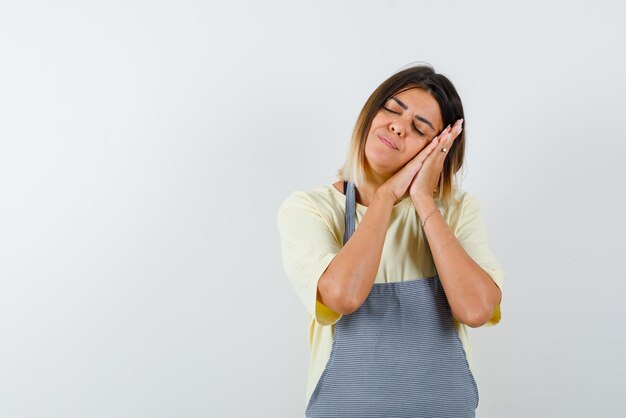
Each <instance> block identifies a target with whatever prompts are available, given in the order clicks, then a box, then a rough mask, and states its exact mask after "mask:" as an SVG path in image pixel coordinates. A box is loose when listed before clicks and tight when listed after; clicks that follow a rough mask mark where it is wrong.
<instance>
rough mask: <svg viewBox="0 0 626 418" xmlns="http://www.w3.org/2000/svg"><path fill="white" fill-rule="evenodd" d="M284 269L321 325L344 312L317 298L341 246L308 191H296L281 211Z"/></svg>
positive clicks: (337, 317)
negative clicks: (320, 285) (322, 279)
mask: <svg viewBox="0 0 626 418" xmlns="http://www.w3.org/2000/svg"><path fill="white" fill-rule="evenodd" d="M277 223H278V229H279V232H280V240H281V253H282V261H283V268H284V270H285V273H286V274H287V277H288V278H289V280H290V281H291V284H292V285H293V288H294V290H295V291H296V294H297V295H298V297H299V298H300V300H301V301H302V303H303V304H304V306H305V308H306V310H307V311H308V313H309V314H310V315H311V316H312V317H313V318H314V319H315V320H316V321H317V322H319V323H320V324H321V325H331V324H334V323H335V322H337V321H338V320H339V318H341V314H340V313H337V312H335V311H333V310H332V309H330V308H328V307H327V306H325V305H324V304H322V303H321V302H320V301H319V300H318V299H317V283H318V281H319V279H320V277H321V275H322V273H324V271H325V270H326V268H327V267H328V265H329V264H330V262H331V261H332V259H333V258H334V257H335V255H336V254H337V253H338V252H339V250H340V249H341V246H340V244H339V243H338V242H337V239H336V237H335V234H334V233H333V230H332V229H331V227H330V225H329V224H328V222H327V221H326V220H325V219H324V218H323V217H322V215H321V213H320V211H319V209H318V208H317V207H316V206H315V204H314V202H313V201H312V200H311V198H310V197H309V196H308V195H307V194H306V193H304V192H299V191H297V192H293V193H292V194H291V195H290V196H289V197H287V199H285V200H284V201H283V203H282V205H281V206H280V209H279V210H278V215H277Z"/></svg>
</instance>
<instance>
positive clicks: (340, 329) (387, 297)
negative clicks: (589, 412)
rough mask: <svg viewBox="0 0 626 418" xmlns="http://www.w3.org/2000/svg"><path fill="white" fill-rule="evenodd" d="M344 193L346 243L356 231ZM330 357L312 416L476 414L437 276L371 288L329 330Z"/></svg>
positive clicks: (350, 200)
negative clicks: (330, 334) (360, 303)
mask: <svg viewBox="0 0 626 418" xmlns="http://www.w3.org/2000/svg"><path fill="white" fill-rule="evenodd" d="M344 190H346V217H345V222H346V232H345V234H344V245H345V243H346V242H347V241H348V239H349V238H350V236H351V235H352V233H353V232H354V228H355V206H356V205H355V196H354V185H353V184H351V183H349V182H348V184H346V182H344ZM334 327H335V329H334V333H333V343H332V349H331V353H330V358H329V360H328V363H327V364H326V368H325V369H324V372H323V373H322V376H321V377H320V379H319V381H318V383H317V386H316V387H315V390H314V391H313V394H312V395H311V399H310V400H309V403H308V405H307V408H306V416H307V417H309V418H316V417H333V418H339V417H359V418H364V417H385V418H392V417H428V418H437V417H449V418H464V417H474V416H475V410H476V407H477V406H478V388H477V387H476V382H475V381H474V377H473V376H472V373H471V371H470V369H469V365H468V363H467V358H466V356H465V350H464V349H463V346H462V344H461V340H460V339H459V336H458V333H457V331H456V328H455V327H454V323H453V317H452V312H451V310H450V305H449V304H448V301H447V299H446V295H445V293H444V291H443V288H442V285H441V282H440V281H439V277H438V276H437V275H435V276H432V277H428V278H423V279H414V280H409V281H402V282H394V283H375V284H374V285H373V287H372V290H371V291H370V294H369V296H368V297H367V299H366V300H365V302H364V303H363V304H362V305H361V306H360V307H359V309H357V310H356V311H354V312H353V313H351V314H349V315H343V316H342V317H341V318H340V319H339V321H337V322H336V323H335V325H334Z"/></svg>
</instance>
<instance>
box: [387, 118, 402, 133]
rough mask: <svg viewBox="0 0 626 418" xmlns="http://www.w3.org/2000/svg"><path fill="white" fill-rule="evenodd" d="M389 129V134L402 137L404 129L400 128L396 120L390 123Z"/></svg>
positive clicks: (400, 124)
mask: <svg viewBox="0 0 626 418" xmlns="http://www.w3.org/2000/svg"><path fill="white" fill-rule="evenodd" d="M389 129H390V130H391V132H393V133H395V134H398V136H402V134H403V133H404V127H403V126H402V122H401V121H399V120H398V119H396V120H394V121H393V122H391V126H390V127H389Z"/></svg>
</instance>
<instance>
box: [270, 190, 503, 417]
mask: <svg viewBox="0 0 626 418" xmlns="http://www.w3.org/2000/svg"><path fill="white" fill-rule="evenodd" d="M456 196H457V198H458V199H459V200H460V203H459V204H458V205H457V206H455V207H452V208H450V210H449V211H445V210H444V209H443V207H442V206H441V204H440V202H439V201H438V200H435V203H436V204H437V206H438V207H439V209H440V210H441V212H442V215H443V217H444V219H445V220H446V223H447V224H448V226H449V227H450V229H451V230H452V231H453V232H454V234H455V236H456V237H457V239H458V240H459V242H460V243H461V245H463V248H464V249H465V251H466V252H467V253H468V255H469V256H470V257H472V259H473V260H474V261H475V262H476V263H478V264H479V265H480V266H481V267H482V268H483V269H484V270H485V271H486V272H487V273H488V274H489V275H490V276H491V277H492V278H493V280H494V282H495V283H496V284H497V285H498V287H499V288H500V289H502V281H503V276H504V271H503V270H502V267H501V266H500V265H499V264H498V262H497V261H496V259H495V257H494V256H493V254H492V253H491V251H489V248H488V247H487V233H486V228H485V224H484V221H483V218H482V214H481V211H480V205H479V202H478V201H477V200H476V198H475V197H473V196H471V195H470V194H469V193H467V192H465V191H457V195H456ZM345 204H346V196H345V195H344V194H343V193H341V192H340V191H339V190H337V189H336V188H335V187H334V186H333V185H330V186H323V187H317V188H314V189H312V190H309V191H307V192H304V191H295V192H293V193H291V195H289V196H288V197H287V198H286V199H285V200H284V201H283V202H282V204H281V206H280V209H279V210H278V215H277V223H278V229H279V232H280V238H281V247H282V260H283V267H284V269H285V272H286V274H287V276H288V278H289V280H290V281H291V283H292V285H293V287H294V289H295V291H296V294H297V295H298V297H299V298H300V300H301V301H302V303H303V304H304V306H305V308H306V310H307V312H308V314H307V317H308V331H309V333H308V340H309V346H310V349H311V356H310V361H309V373H308V380H307V389H306V397H305V405H307V404H308V402H309V399H310V397H311V395H312V394H313V391H314V389H315V386H316V385H317V382H318V380H319V378H320V377H321V375H322V372H323V371H324V368H325V367H326V363H327V361H328V359H329V357H330V351H331V348H332V342H333V331H334V324H335V323H336V322H337V321H338V320H339V318H341V316H342V315H341V314H339V313H337V312H334V311H333V310H332V309H330V308H328V307H327V306H325V305H323V304H322V303H321V302H320V301H319V300H318V299H317V282H318V280H319V278H320V276H321V275H322V273H323V272H324V271H325V270H326V267H328V265H329V264H330V262H331V261H332V259H333V257H334V256H335V255H336V254H337V253H338V252H339V250H340V249H341V247H342V245H343V234H344V230H345V220H344V213H345ZM366 210H367V207H366V206H363V205H361V204H359V203H357V204H356V219H355V224H356V227H357V228H358V226H359V224H360V222H361V219H362V218H363V215H364V214H365V211H366ZM435 274H437V270H436V268H435V263H434V261H433V258H432V254H431V252H430V248H429V246H428V244H427V241H426V239H425V236H424V232H423V230H422V227H421V224H420V219H419V216H418V214H417V211H416V210H415V208H414V207H413V202H412V201H411V198H410V197H407V198H405V199H403V200H401V201H400V202H398V203H396V205H395V206H394V207H393V209H392V212H391V217H390V219H389V228H388V230H387V236H386V237H385V243H384V246H383V252H382V256H381V261H380V265H379V266H378V272H377V274H376V280H375V283H390V282H398V281H406V280H414V279H420V278H427V277H431V276H433V275H435ZM499 321H500V306H498V307H497V308H496V310H495V311H494V314H493V316H492V317H491V319H490V320H489V321H488V322H487V324H486V325H495V324H497V323H498V322H499ZM454 324H455V326H456V329H457V331H458V334H459V338H460V339H461V342H462V344H463V348H464V349H465V353H466V356H467V361H468V364H469V366H470V369H472V351H471V346H470V344H469V340H468V335H467V326H466V325H465V324H462V323H460V322H457V321H456V320H455V323H454Z"/></svg>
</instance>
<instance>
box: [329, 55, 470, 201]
mask: <svg viewBox="0 0 626 418" xmlns="http://www.w3.org/2000/svg"><path fill="white" fill-rule="evenodd" d="M415 87H417V88H420V89H422V90H424V91H426V92H428V93H430V94H431V95H432V96H433V98H434V99H435V100H436V101H437V103H438V104H439V109H440V110H441V118H442V120H443V126H444V127H445V126H447V125H448V124H450V125H453V124H454V122H455V121H456V120H457V119H460V118H463V119H464V121H463V131H462V132H461V134H460V135H459V136H458V137H457V138H456V139H455V140H454V142H453V143H452V146H451V147H450V150H449V151H448V155H447V156H446V158H445V160H444V163H443V169H442V171H441V175H440V177H439V187H438V188H437V190H436V191H435V196H434V197H435V198H436V199H439V200H440V202H441V203H442V204H443V205H444V206H446V207H448V206H449V205H451V204H452V203H453V202H455V201H456V199H455V192H456V189H457V178H456V173H457V172H458V171H459V170H460V169H461V167H462V166H463V158H464V155H465V133H466V132H467V121H466V120H465V116H464V113H463V104H462V103H461V98H460V97H459V95H458V93H457V91H456V89H455V88H454V86H453V85H452V83H451V82H450V80H448V79H447V78H446V77H445V76H444V75H442V74H437V73H436V72H435V70H434V69H433V68H432V67H431V66H428V65H419V66H413V67H409V68H406V69H404V70H401V71H399V72H397V73H395V74H393V75H392V76H391V77H389V78H388V79H387V80H385V81H384V82H383V83H382V84H381V85H380V86H378V88H376V90H374V92H373V93H372V94H371V95H370V97H369V98H368V99H367V101H366V102H365V105H364V106H363V108H362V109H361V112H360V113H359V116H358V118H357V121H356V124H355V126H354V130H353V132H352V139H351V141H350V146H349V150H348V156H347V158H346V162H345V163H344V165H343V166H342V167H341V168H340V169H339V170H338V171H337V176H338V178H339V180H342V181H351V182H352V183H354V184H355V185H356V186H357V187H358V186H360V185H362V184H363V182H364V180H365V179H367V178H369V173H370V167H369V164H368V163H367V160H366V158H365V142H366V140H367V134H368V132H369V130H370V127H371V125H372V120H373V119H374V116H376V113H377V112H378V111H379V110H380V109H381V108H382V106H383V105H384V104H385V102H386V101H387V100H389V98H391V97H392V96H393V95H395V94H397V93H400V92H402V91H404V90H407V89H410V88H415Z"/></svg>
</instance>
